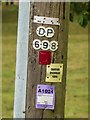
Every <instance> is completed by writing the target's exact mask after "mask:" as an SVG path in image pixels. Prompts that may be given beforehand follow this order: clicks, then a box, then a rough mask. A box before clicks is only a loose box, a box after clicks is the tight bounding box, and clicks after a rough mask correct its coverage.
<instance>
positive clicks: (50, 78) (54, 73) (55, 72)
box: [46, 64, 63, 82]
mask: <svg viewBox="0 0 90 120" xmlns="http://www.w3.org/2000/svg"><path fill="white" fill-rule="evenodd" d="M62 75H63V64H50V65H47V71H46V82H62Z"/></svg>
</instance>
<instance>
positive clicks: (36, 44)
mask: <svg viewBox="0 0 90 120" xmlns="http://www.w3.org/2000/svg"><path fill="white" fill-rule="evenodd" d="M33 48H34V49H35V50H39V49H42V50H49V49H50V50H51V51H53V52H54V51H56V50H57V49H58V42H57V41H51V42H49V41H48V40H43V41H42V42H41V41H40V40H39V39H35V40H34V41H33Z"/></svg>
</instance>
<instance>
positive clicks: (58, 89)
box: [25, 2, 69, 119]
mask: <svg viewBox="0 0 90 120" xmlns="http://www.w3.org/2000/svg"><path fill="white" fill-rule="evenodd" d="M30 9H31V13H30V16H31V17H30V18H31V19H30V30H29V33H30V34H29V35H30V36H29V51H28V76H27V95H26V111H25V115H26V118H42V119H43V118H64V108H65V92H66V72H67V44H68V23H69V3H65V2H36V3H35V2H34V3H31V8H30ZM35 16H36V18H35ZM41 17H42V18H41ZM43 17H44V18H43ZM47 17H48V18H47ZM54 18H58V19H57V24H55V21H54ZM43 19H44V20H43ZM47 19H48V20H47ZM35 20H36V22H35ZM46 20H47V21H46ZM49 20H51V21H49ZM55 20H56V19H55ZM42 22H43V23H42ZM50 22H51V23H50ZM40 26H43V27H45V28H47V27H51V28H53V30H54V35H53V37H50V38H49V37H46V36H42V37H41V36H39V35H37V34H36V30H37V28H38V27H40ZM37 31H38V30H37ZM43 32H44V31H41V33H43ZM50 32H52V30H51V31H49V33H50ZM35 39H38V40H40V41H41V42H42V41H43V40H48V41H49V42H51V41H52V40H54V41H57V43H58V49H57V50H56V51H54V52H53V51H51V54H52V56H51V59H52V63H53V64H54V63H57V64H63V73H62V81H61V82H46V81H45V79H46V74H47V73H46V69H47V68H46V66H47V65H43V64H40V63H39V52H40V50H41V49H39V50H36V49H34V48H33V44H34V43H33V41H34V40H35ZM45 44H46V43H45ZM36 47H38V45H37V46H36ZM38 84H41V85H42V84H44V85H54V86H55V107H54V109H53V110H50V109H37V108H36V106H35V104H36V88H37V85H38Z"/></svg>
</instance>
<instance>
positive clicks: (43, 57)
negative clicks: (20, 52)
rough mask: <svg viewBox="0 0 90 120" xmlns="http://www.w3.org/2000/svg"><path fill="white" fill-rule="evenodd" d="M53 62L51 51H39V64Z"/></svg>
mask: <svg viewBox="0 0 90 120" xmlns="http://www.w3.org/2000/svg"><path fill="white" fill-rule="evenodd" d="M50 63H51V52H50V51H39V64H42V65H49V64H50Z"/></svg>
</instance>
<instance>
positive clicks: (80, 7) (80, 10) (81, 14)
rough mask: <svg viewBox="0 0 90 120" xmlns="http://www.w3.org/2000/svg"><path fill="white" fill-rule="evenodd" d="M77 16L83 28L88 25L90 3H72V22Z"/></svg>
mask: <svg viewBox="0 0 90 120" xmlns="http://www.w3.org/2000/svg"><path fill="white" fill-rule="evenodd" d="M75 14H76V15H77V21H78V23H79V24H80V25H81V26H82V27H86V26H87V25H88V21H89V20H90V2H71V5H70V21H71V22H73V21H74V16H75Z"/></svg>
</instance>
